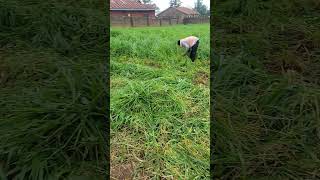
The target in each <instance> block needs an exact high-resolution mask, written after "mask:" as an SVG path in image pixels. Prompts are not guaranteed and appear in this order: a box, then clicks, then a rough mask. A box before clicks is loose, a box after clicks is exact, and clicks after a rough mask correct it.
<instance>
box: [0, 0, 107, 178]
mask: <svg viewBox="0 0 320 180" xmlns="http://www.w3.org/2000/svg"><path fill="white" fill-rule="evenodd" d="M92 2H93V1H92ZM72 3H75V2H72V1H69V2H62V1H46V2H40V1H35V0H28V1H15V0H13V1H0V177H1V178H0V179H32V180H36V179H79V178H81V177H91V178H94V179H97V178H99V179H103V178H104V177H105V176H106V175H108V174H109V172H107V171H106V169H107V156H108V154H107V152H108V151H107V140H108V139H107V133H108V129H107V128H106V127H107V122H106V118H107V117H108V116H107V114H108V109H107V101H106V99H107V92H108V84H107V77H106V76H107V71H106V70H107V68H108V67H107V66H106V59H107V54H106V51H107V48H108V47H107V39H108V37H107V34H106V32H107V28H106V27H107V26H106V25H107V22H106V20H107V18H106V16H105V14H104V13H105V12H104V10H102V9H103V8H102V7H101V6H103V4H101V3H99V4H93V3H89V4H86V5H84V4H85V3H84V1H80V2H77V5H75V6H73V4H72ZM99 9H100V10H99Z"/></svg>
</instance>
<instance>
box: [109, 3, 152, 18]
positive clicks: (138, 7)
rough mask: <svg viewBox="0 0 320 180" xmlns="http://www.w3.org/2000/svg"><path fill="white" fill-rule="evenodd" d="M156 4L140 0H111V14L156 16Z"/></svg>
mask: <svg viewBox="0 0 320 180" xmlns="http://www.w3.org/2000/svg"><path fill="white" fill-rule="evenodd" d="M155 9H156V6H155V5H153V4H143V3H141V1H139V0H110V16H113V17H114V16H121V17H122V16H134V17H155Z"/></svg>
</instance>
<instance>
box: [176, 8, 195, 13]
mask: <svg viewBox="0 0 320 180" xmlns="http://www.w3.org/2000/svg"><path fill="white" fill-rule="evenodd" d="M176 9H177V10H178V11H181V12H182V13H184V14H187V15H195V14H196V15H199V13H198V12H197V11H195V10H193V9H190V8H186V7H177V8H176Z"/></svg>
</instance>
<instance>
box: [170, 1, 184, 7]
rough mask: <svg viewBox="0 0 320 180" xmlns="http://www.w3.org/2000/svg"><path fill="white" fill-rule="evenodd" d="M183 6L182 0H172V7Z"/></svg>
mask: <svg viewBox="0 0 320 180" xmlns="http://www.w3.org/2000/svg"><path fill="white" fill-rule="evenodd" d="M179 6H181V1H180V0H170V7H179Z"/></svg>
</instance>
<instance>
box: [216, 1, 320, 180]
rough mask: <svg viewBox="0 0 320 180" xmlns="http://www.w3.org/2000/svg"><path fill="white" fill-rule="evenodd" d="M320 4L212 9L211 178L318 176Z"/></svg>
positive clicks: (224, 4) (234, 4)
mask: <svg viewBox="0 0 320 180" xmlns="http://www.w3.org/2000/svg"><path fill="white" fill-rule="evenodd" d="M319 7H320V4H319V1H316V0H306V1H297V0H292V1H288V0H280V1H273V0H271V1H255V0H241V1H236V0H227V1H224V2H222V1H221V2H217V3H216V4H215V11H214V16H213V19H214V22H213V24H212V25H213V29H214V32H213V35H214V47H213V49H214V51H213V53H214V54H213V56H214V60H213V64H215V67H214V73H212V76H214V77H213V79H214V81H213V83H212V87H211V89H212V92H213V98H214V100H213V102H214V113H213V117H214V121H213V122H214V123H213V125H214V127H213V131H212V132H213V134H214V135H215V141H216V144H215V146H214V151H215V153H214V156H213V158H214V159H213V162H214V164H215V171H214V175H215V177H217V178H220V179H263V178H264V179H266V178H267V179H319V178H320V172H319V169H320V161H319V158H320V151H319V149H320V143H319V142H320V141H319V140H320V134H319V132H320V126H319V125H320V124H319V123H320V121H319V120H320V114H319V112H320V107H319V104H320V91H319V89H320V87H319V78H320V76H319V74H320V69H319V67H320V66H319V65H320V49H319V45H320V44H319V42H320V41H319V40H320V39H319V29H320V19H319V18H318V17H319V15H320V14H319V12H320V11H319Z"/></svg>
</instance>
